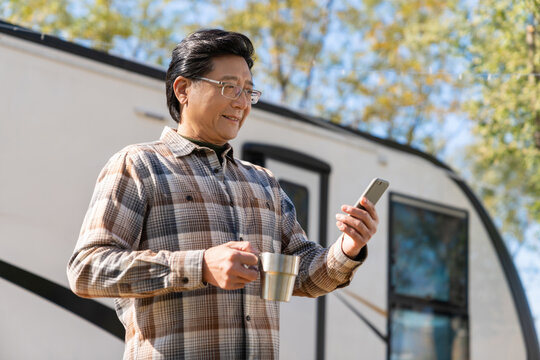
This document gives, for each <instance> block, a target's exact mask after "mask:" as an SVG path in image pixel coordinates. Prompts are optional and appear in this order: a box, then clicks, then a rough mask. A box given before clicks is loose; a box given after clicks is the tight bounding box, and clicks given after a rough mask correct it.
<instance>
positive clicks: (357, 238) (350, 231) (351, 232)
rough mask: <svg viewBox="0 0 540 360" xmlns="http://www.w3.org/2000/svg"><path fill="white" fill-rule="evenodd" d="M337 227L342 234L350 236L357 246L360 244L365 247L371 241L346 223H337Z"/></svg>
mask: <svg viewBox="0 0 540 360" xmlns="http://www.w3.org/2000/svg"><path fill="white" fill-rule="evenodd" d="M336 226H337V227H338V229H339V230H341V232H343V233H344V234H346V235H348V236H349V237H350V238H351V239H352V240H353V241H354V242H355V243H356V244H359V245H361V246H364V245H365V244H367V242H368V241H369V239H370V238H369V236H366V237H364V236H362V235H361V234H360V233H359V232H358V231H356V230H355V229H354V228H353V227H351V226H348V225H347V224H345V223H342V222H341V221H337V222H336Z"/></svg>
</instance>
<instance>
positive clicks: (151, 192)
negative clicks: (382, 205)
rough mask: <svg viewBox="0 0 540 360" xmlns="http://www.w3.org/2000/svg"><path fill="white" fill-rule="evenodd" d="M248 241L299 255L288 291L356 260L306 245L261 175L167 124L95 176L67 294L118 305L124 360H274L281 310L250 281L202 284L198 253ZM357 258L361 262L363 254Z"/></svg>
mask: <svg viewBox="0 0 540 360" xmlns="http://www.w3.org/2000/svg"><path fill="white" fill-rule="evenodd" d="M238 240H247V241H250V242H251V243H252V244H253V245H254V247H255V248H257V249H259V251H261V252H262V251H269V252H282V253H286V254H296V255H300V256H301V257H302V261H301V268H300V273H299V275H298V278H297V282H296V284H295V287H296V288H295V295H300V296H310V297H316V296H320V295H323V294H325V293H327V292H329V291H332V290H334V289H336V288H337V287H341V286H345V285H347V284H348V283H349V282H350V279H351V277H352V275H353V272H354V270H355V269H356V268H357V267H358V265H360V262H358V261H353V260H350V259H349V258H348V257H347V256H346V255H345V254H343V252H342V251H341V244H340V242H339V241H338V242H336V244H335V245H334V246H331V247H330V248H328V249H324V248H322V247H320V246H319V245H317V244H315V243H313V242H309V241H308V240H307V239H306V236H305V233H304V232H303V230H302V229H301V227H300V226H299V225H298V223H297V221H296V214H295V209H294V206H293V205H292V203H291V201H290V200H289V198H288V197H287V196H286V195H285V193H284V192H283V191H282V190H281V188H280V187H279V184H278V182H277V180H276V179H275V178H274V177H273V175H272V174H271V173H270V172H269V171H268V170H266V169H264V168H262V167H259V166H255V165H253V164H250V163H247V162H244V161H241V160H238V159H234V158H233V151H232V148H229V149H228V150H227V151H226V152H225V154H224V161H223V166H221V165H220V162H219V160H218V158H217V156H216V153H215V152H214V151H212V150H210V149H208V148H205V147H199V146H197V145H195V144H193V143H191V142H190V141H187V140H185V139H183V138H182V137H181V136H179V135H178V134H177V133H176V131H175V130H173V129H171V128H165V130H164V131H163V134H162V136H161V138H160V140H159V141H156V142H152V143H147V144H139V145H133V146H128V147H127V148H125V149H124V150H122V151H120V152H119V153H117V154H116V155H114V156H113V157H112V158H111V159H110V160H109V162H108V163H107V165H106V166H105V168H104V169H103V170H102V172H101V174H100V175H99V178H98V180H97V184H96V187H95V191H94V195H93V197H92V200H91V203H90V206H89V209H88V212H87V214H86V217H85V219H84V223H83V226H82V229H81V233H80V237H79V240H78V242H77V245H76V248H75V251H74V254H73V256H72V257H71V259H70V261H69V264H68V278H69V282H70V284H71V287H72V289H73V291H75V292H76V293H77V294H78V295H80V296H84V297H114V298H117V299H116V300H115V301H116V310H117V313H118V316H119V318H120V320H121V321H122V323H123V324H124V326H125V328H126V349H125V353H124V358H125V359H181V358H188V359H194V358H197V359H214V358H216V359H217V358H221V359H242V358H253V359H271V358H278V350H279V303H278V302H273V301H265V300H262V299H260V297H259V291H260V282H259V279H258V280H256V281H254V282H252V283H250V284H248V285H247V286H246V287H245V288H244V289H241V290H233V291H227V290H222V289H219V288H217V287H214V286H212V285H206V284H204V283H203V282H202V279H201V278H202V257H203V252H204V249H207V248H209V247H211V246H215V245H219V244H223V243H225V242H228V241H238ZM363 253H364V257H365V251H364V252H363Z"/></svg>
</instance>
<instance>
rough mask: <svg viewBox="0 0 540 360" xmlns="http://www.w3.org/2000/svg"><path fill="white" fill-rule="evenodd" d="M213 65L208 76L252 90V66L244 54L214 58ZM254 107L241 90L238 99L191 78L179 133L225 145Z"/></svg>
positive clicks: (210, 84)
mask: <svg viewBox="0 0 540 360" xmlns="http://www.w3.org/2000/svg"><path fill="white" fill-rule="evenodd" d="M213 64H214V68H213V70H212V71H210V72H209V73H207V74H204V77H205V78H208V79H212V80H218V81H223V82H227V83H231V84H235V85H238V86H240V87H242V88H243V89H252V88H253V82H252V78H251V72H250V71H249V67H248V65H247V63H246V61H245V60H244V58H242V57H241V56H235V55H225V56H220V57H216V58H214V59H213ZM250 110H251V101H250V99H249V98H248V97H247V96H246V95H245V94H244V93H242V94H241V95H240V97H239V98H238V99H236V100H233V99H228V98H226V97H224V96H223V95H222V94H221V87H220V86H218V85H216V84H213V83H209V82H206V81H195V82H193V81H191V82H190V83H189V85H188V86H187V89H186V103H185V104H184V105H183V107H182V116H181V121H180V124H179V126H178V130H179V132H180V134H182V135H184V136H188V137H191V138H195V139H197V140H202V141H205V142H209V143H212V144H217V145H223V144H225V143H226V142H228V141H230V140H231V139H234V138H235V137H236V135H237V134H238V131H239V130H240V127H241V126H242V124H243V123H244V120H245V119H246V117H247V116H248V114H249V112H250Z"/></svg>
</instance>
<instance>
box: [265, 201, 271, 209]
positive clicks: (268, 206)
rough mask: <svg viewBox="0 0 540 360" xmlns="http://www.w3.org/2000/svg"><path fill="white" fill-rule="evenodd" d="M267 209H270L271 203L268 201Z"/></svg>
mask: <svg viewBox="0 0 540 360" xmlns="http://www.w3.org/2000/svg"><path fill="white" fill-rule="evenodd" d="M266 208H267V209H270V203H269V202H268V201H267V202H266Z"/></svg>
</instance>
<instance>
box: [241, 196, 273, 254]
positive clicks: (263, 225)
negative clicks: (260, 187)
mask: <svg viewBox="0 0 540 360" xmlns="http://www.w3.org/2000/svg"><path fill="white" fill-rule="evenodd" d="M278 224H279V221H278V214H277V213H276V209H275V207H274V203H273V201H271V200H268V199H262V198H250V199H249V209H246V223H245V226H244V228H245V233H246V234H247V235H248V237H249V239H250V241H255V242H256V243H257V247H258V248H259V249H260V250H261V251H262V252H276V251H277V252H279V250H280V249H281V246H280V244H281V237H280V235H279V228H278Z"/></svg>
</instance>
